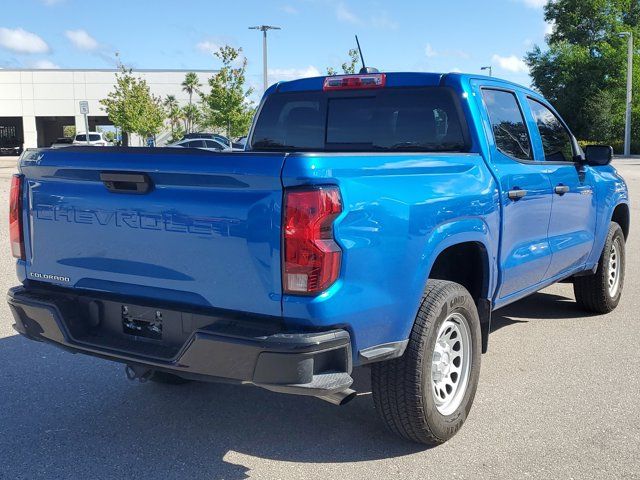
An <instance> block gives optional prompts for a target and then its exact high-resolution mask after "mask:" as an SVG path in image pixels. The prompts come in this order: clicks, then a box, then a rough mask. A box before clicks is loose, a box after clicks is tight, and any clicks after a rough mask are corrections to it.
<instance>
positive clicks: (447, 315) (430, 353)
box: [371, 280, 482, 445]
mask: <svg viewBox="0 0 640 480" xmlns="http://www.w3.org/2000/svg"><path fill="white" fill-rule="evenodd" d="M454 332H455V333H454ZM481 349H482V342H481V333H480V320H479V317H478V311H477V309H476V306H475V304H474V301H473V298H471V295H470V294H469V292H468V291H467V290H466V289H465V288H464V287H463V286H461V285H459V284H457V283H453V282H448V281H444V280H429V281H428V282H427V288H426V289H425V292H424V294H423V297H422V304H421V305H420V309H419V311H418V315H417V316H416V320H415V323H414V326H413V329H412V331H411V335H410V337H409V344H408V345H407V349H406V351H405V353H404V355H403V356H402V357H400V358H397V359H394V360H389V361H386V362H381V363H376V364H374V365H373V366H372V370H371V386H372V393H373V401H374V405H375V408H376V410H377V411H378V413H379V415H380V416H381V417H382V420H383V421H384V423H385V425H386V426H387V428H388V429H389V430H391V431H392V432H393V433H395V434H396V435H399V436H401V437H403V438H406V439H408V440H411V441H414V442H418V443H422V444H425V445H438V444H441V443H444V442H446V441H447V440H449V439H450V438H451V437H453V436H454V435H455V434H456V433H457V432H458V430H460V428H461V427H462V425H463V424H464V422H465V420H466V418H467V415H468V414H469V410H470V409H471V405H472V404H473V399H474V397H475V394H476V388H477V385H478V377H479V374H480V354H481Z"/></svg>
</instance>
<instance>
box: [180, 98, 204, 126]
mask: <svg viewBox="0 0 640 480" xmlns="http://www.w3.org/2000/svg"><path fill="white" fill-rule="evenodd" d="M180 113H181V116H182V118H183V119H184V129H185V130H186V131H187V132H192V131H193V127H194V125H197V124H199V123H201V120H202V114H201V112H200V109H198V107H197V106H196V105H194V104H192V103H190V104H188V105H185V106H184V107H182V109H181V110H180Z"/></svg>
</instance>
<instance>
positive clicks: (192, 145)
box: [187, 140, 204, 148]
mask: <svg viewBox="0 0 640 480" xmlns="http://www.w3.org/2000/svg"><path fill="white" fill-rule="evenodd" d="M187 147H189V148H202V147H204V142H203V141H202V140H191V141H190V142H187Z"/></svg>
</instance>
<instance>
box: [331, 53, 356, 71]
mask: <svg viewBox="0 0 640 480" xmlns="http://www.w3.org/2000/svg"><path fill="white" fill-rule="evenodd" d="M348 55H349V60H347V61H346V62H344V63H343V64H342V73H344V74H345V75H353V74H354V73H356V67H357V66H358V62H359V61H360V57H359V56H358V50H356V49H355V48H352V49H351V50H349V52H348ZM336 74H337V71H336V69H335V68H333V67H327V75H336Z"/></svg>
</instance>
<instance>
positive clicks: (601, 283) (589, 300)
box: [573, 222, 625, 313]
mask: <svg viewBox="0 0 640 480" xmlns="http://www.w3.org/2000/svg"><path fill="white" fill-rule="evenodd" d="M624 269H625V240H624V234H623V233H622V229H621V228H620V225H618V224H617V223H615V222H611V224H610V225H609V232H608V234H607V239H606V241H605V244H604V248H603V249H602V254H601V255H600V260H599V261H598V268H597V270H596V273H594V274H593V275H587V276H581V277H575V278H574V279H573V292H574V294H575V296H576V302H577V303H578V305H580V307H582V308H583V309H585V310H587V311H590V312H594V313H609V312H611V311H612V310H613V309H615V308H616V307H617V306H618V303H619V302H620V297H621V296H622V287H623V286H624Z"/></svg>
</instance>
